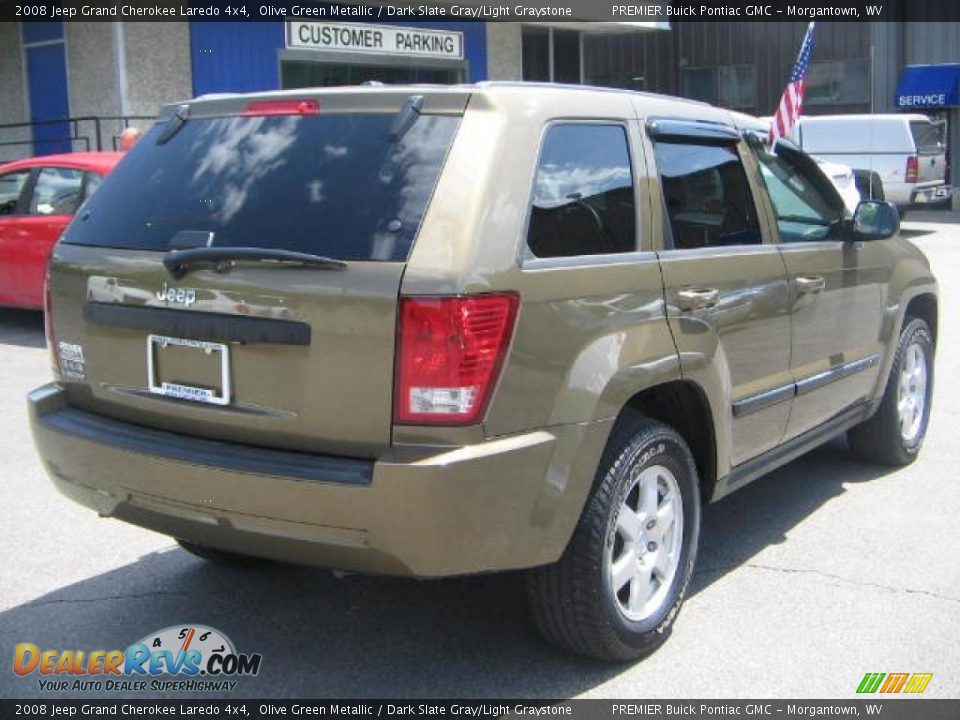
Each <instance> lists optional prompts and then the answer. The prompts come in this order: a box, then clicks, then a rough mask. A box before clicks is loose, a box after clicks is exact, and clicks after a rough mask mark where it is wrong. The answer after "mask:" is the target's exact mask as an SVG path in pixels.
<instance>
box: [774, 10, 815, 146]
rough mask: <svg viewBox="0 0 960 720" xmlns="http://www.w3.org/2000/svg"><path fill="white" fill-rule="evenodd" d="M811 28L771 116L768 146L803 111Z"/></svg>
mask: <svg viewBox="0 0 960 720" xmlns="http://www.w3.org/2000/svg"><path fill="white" fill-rule="evenodd" d="M813 26H814V23H810V25H809V26H808V27H807V34H806V35H804V36H803V44H802V45H801V46H800V54H799V55H798V56H797V64H796V65H794V66H793V72H792V73H791V74H790V82H789V83H787V87H786V88H785V89H784V91H783V97H781V98H780V105H779V106H778V107H777V112H776V114H775V115H774V116H773V124H772V125H771V126H770V144H771V145H772V144H773V143H775V142H776V141H777V138H781V137H784V136H785V135H786V134H787V133H788V132H790V128H792V127H793V126H794V125H795V124H796V122H797V118H798V117H800V111H801V110H802V109H803V91H804V86H805V84H806V77H807V67H808V66H809V65H810V55H811V54H812V53H813Z"/></svg>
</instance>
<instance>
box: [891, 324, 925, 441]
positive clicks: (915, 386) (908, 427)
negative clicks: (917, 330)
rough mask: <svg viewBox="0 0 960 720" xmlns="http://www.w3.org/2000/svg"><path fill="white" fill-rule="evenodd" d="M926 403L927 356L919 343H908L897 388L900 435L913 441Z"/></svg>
mask: <svg viewBox="0 0 960 720" xmlns="http://www.w3.org/2000/svg"><path fill="white" fill-rule="evenodd" d="M926 405H927V356H926V352H925V351H924V349H923V346H921V345H920V344H919V343H915V342H914V343H910V344H909V345H908V346H907V350H906V352H905V353H904V354H903V362H902V363H901V365H900V383H899V386H898V388H897V413H898V415H899V418H900V437H902V438H903V440H904V442H906V443H908V444H912V443H914V442H915V441H916V440H917V438H918V437H919V436H920V433H921V432H922V431H923V416H924V410H925V409H926Z"/></svg>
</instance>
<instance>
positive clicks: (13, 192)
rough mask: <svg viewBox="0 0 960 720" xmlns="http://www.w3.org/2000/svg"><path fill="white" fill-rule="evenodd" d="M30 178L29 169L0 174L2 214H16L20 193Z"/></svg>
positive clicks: (0, 209)
mask: <svg viewBox="0 0 960 720" xmlns="http://www.w3.org/2000/svg"><path fill="white" fill-rule="evenodd" d="M29 179H30V171H29V170H18V171H17V172H12V173H7V174H6V175H0V216H2V215H16V214H17V212H18V208H19V205H20V195H21V194H22V193H23V188H24V186H25V185H26V184H27V180H29Z"/></svg>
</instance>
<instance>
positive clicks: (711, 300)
mask: <svg viewBox="0 0 960 720" xmlns="http://www.w3.org/2000/svg"><path fill="white" fill-rule="evenodd" d="M719 297H720V291H719V290H717V289H716V288H684V289H683V290H680V291H679V292H677V300H678V302H677V305H679V306H680V309H682V310H703V309H704V308H711V307H713V306H714V305H716V304H717V300H718V299H719Z"/></svg>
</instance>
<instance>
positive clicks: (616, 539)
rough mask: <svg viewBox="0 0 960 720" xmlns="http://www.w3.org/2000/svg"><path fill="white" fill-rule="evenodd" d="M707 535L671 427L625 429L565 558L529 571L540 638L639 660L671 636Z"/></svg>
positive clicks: (692, 475)
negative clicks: (700, 543) (703, 536)
mask: <svg viewBox="0 0 960 720" xmlns="http://www.w3.org/2000/svg"><path fill="white" fill-rule="evenodd" d="M699 534H700V490H699V483H698V480H697V470H696V466H695V464H694V461H693V456H692V455H691V453H690V450H689V448H688V447H687V444H686V442H684V440H683V438H682V437H681V436H680V435H679V434H678V433H677V432H676V431H674V430H673V429H672V428H669V427H667V426H666V425H663V424H662V423H659V422H656V421H653V420H649V419H646V418H642V417H632V418H629V419H627V420H624V421H621V422H619V423H618V425H617V427H616V428H615V430H614V433H613V435H612V436H611V438H610V441H609V442H608V444H607V449H606V450H605V451H604V455H603V458H602V460H601V463H600V467H599V469H598V472H597V479H596V483H595V486H594V489H593V491H592V493H591V494H590V496H589V498H588V499H587V503H586V505H585V507H584V510H583V514H582V516H581V518H580V522H579V524H578V525H577V528H576V530H575V531H574V534H573V537H572V538H571V540H570V543H569V545H568V546H567V548H566V550H565V552H564V554H563V556H562V557H561V558H560V560H559V561H557V562H556V563H554V564H553V565H548V566H546V567H542V568H535V569H533V570H531V571H528V573H527V595H528V598H529V601H530V606H531V611H532V613H533V617H534V620H535V622H536V624H537V626H538V628H539V629H540V631H541V633H543V635H544V636H545V637H546V638H547V639H548V640H549V641H550V642H552V643H554V644H555V645H559V646H560V647H563V648H565V649H567V650H571V651H573V652H575V653H577V654H579V655H586V656H589V657H594V658H599V659H602V660H621V661H622V660H633V659H636V658H640V657H644V656H646V655H649V654H650V653H652V652H653V651H655V650H656V649H657V648H658V647H660V645H662V644H663V643H664V642H665V641H666V639H667V637H668V636H669V635H670V631H671V628H672V626H673V623H674V620H676V617H677V613H678V612H679V611H680V606H681V604H682V603H683V599H684V596H685V595H686V591H687V587H688V585H689V583H690V578H691V577H692V575H693V566H694V562H695V560H696V555H697V541H698V538H699Z"/></svg>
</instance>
